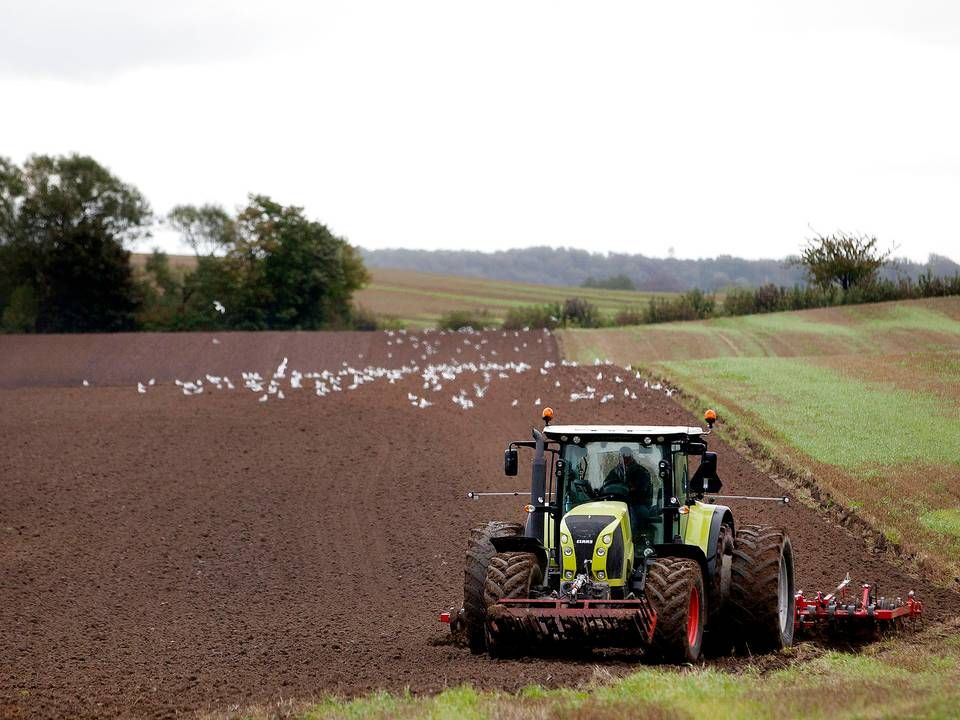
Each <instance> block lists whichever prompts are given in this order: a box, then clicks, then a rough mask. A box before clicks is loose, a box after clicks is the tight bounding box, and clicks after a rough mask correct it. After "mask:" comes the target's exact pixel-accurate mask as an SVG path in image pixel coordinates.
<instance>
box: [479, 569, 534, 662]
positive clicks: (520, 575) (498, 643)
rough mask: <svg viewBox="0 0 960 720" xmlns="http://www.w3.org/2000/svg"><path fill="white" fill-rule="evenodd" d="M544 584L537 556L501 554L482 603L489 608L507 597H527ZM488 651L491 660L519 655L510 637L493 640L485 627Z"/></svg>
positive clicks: (486, 586) (487, 582)
mask: <svg viewBox="0 0 960 720" xmlns="http://www.w3.org/2000/svg"><path fill="white" fill-rule="evenodd" d="M541 584H543V571H542V569H541V568H540V563H539V561H538V560H537V556H536V555H534V554H533V553H528V552H506V553H498V554H497V555H494V556H493V557H492V558H491V559H490V564H489V565H488V566H487V579H486V582H485V583H484V585H483V601H484V603H486V606H487V609H488V610H489V609H490V607H492V606H493V605H496V604H497V603H498V602H500V600H502V599H504V598H528V597H530V592H531V590H532V589H533V588H535V587H537V586H538V585H541ZM485 630H486V642H487V652H489V653H490V655H491V656H492V657H510V656H513V655H516V654H517V652H518V650H519V648H518V647H517V645H516V643H514V642H511V639H510V638H509V637H498V638H494V637H493V636H492V635H491V634H490V632H489V627H485Z"/></svg>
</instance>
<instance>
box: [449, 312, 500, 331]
mask: <svg viewBox="0 0 960 720" xmlns="http://www.w3.org/2000/svg"><path fill="white" fill-rule="evenodd" d="M494 325H496V322H494V320H493V318H492V317H491V316H490V312H489V311H488V310H451V311H450V312H446V313H444V314H443V315H441V316H440V319H439V320H437V327H438V328H440V329H441V330H461V329H463V328H467V327H470V328H473V329H474V330H480V329H482V328H485V327H492V326H494Z"/></svg>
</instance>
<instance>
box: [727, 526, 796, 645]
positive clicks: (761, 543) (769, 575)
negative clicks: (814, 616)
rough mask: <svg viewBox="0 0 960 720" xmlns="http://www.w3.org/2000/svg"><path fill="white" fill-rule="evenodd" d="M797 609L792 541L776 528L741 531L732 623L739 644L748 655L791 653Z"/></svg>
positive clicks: (735, 560) (733, 575)
mask: <svg viewBox="0 0 960 720" xmlns="http://www.w3.org/2000/svg"><path fill="white" fill-rule="evenodd" d="M795 606H796V597H795V593H794V584H793V546H792V544H791V543H790V537H789V536H788V535H787V534H786V533H785V532H784V531H783V530H780V529H778V528H773V527H766V526H759V525H745V526H744V527H742V528H740V529H739V530H738V531H737V537H736V541H735V548H734V551H733V566H732V568H731V582H730V608H731V619H732V621H733V624H734V628H735V632H736V637H737V639H738V644H739V645H741V646H742V647H744V648H745V649H746V650H748V651H750V652H769V651H777V650H782V649H783V648H785V647H789V646H790V645H792V644H793V629H794V628H793V626H794V620H795V618H794V613H795Z"/></svg>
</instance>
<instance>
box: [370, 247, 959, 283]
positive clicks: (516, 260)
mask: <svg viewBox="0 0 960 720" xmlns="http://www.w3.org/2000/svg"><path fill="white" fill-rule="evenodd" d="M361 254H362V255H363V260H364V262H365V263H366V264H367V267H370V268H391V269H395V270H417V271H420V272H431V273H437V274H441V275H461V276H467V277H476V278H486V279H489V280H506V281H511V282H523V283H543V284H547V285H566V286H578V285H581V284H582V283H583V282H584V281H585V280H587V278H594V279H595V280H601V279H604V278H609V277H612V276H614V275H626V276H627V277H628V278H630V280H632V281H633V283H634V285H635V287H636V289H637V290H641V291H647V292H682V291H684V290H690V289H692V288H701V289H703V290H707V291H712V290H719V289H721V288H724V287H728V286H731V285H746V286H757V285H764V284H766V283H773V284H775V285H788V286H790V285H795V284H798V283H803V282H804V274H803V271H802V270H801V269H799V268H796V267H789V266H788V265H787V263H786V261H785V260H745V259H743V258H736V257H731V256H729V255H720V256H719V257H716V258H703V259H699V260H678V259H675V258H651V257H646V256H645V255H628V254H620V253H609V254H604V253H591V252H587V251H586V250H575V249H573V248H549V247H533V248H522V249H518V250H501V251H497V252H491V253H486V252H479V251H470V250H432V251H431V250H393V249H387V250H361ZM928 269H929V270H931V271H932V272H933V274H934V275H946V276H953V275H955V274H956V273H958V272H960V265H958V264H957V263H955V262H953V261H952V260H950V259H949V258H946V257H943V256H940V255H931V256H930V259H929V260H928V262H927V263H915V262H911V261H909V260H905V259H901V260H897V261H896V262H895V263H893V264H891V265H890V266H889V267H887V268H885V269H884V271H883V275H884V276H885V277H890V278H896V277H900V276H908V277H911V278H913V279H916V278H917V276H918V275H920V274H921V273H924V272H926V271H927V270H928Z"/></svg>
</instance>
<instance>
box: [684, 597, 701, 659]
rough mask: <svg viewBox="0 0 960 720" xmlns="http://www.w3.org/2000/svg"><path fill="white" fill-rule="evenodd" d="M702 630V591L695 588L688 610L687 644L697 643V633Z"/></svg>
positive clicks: (691, 645) (693, 644)
mask: <svg viewBox="0 0 960 720" xmlns="http://www.w3.org/2000/svg"><path fill="white" fill-rule="evenodd" d="M699 630H700V591H699V590H697V588H693V589H692V590H691V591H690V608H689V609H688V610H687V645H689V646H690V647H693V646H695V645H696V644H697V635H698V634H699Z"/></svg>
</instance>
